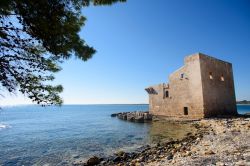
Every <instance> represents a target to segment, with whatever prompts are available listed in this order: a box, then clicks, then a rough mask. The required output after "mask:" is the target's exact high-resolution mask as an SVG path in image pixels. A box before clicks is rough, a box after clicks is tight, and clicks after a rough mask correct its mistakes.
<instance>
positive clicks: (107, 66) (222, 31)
mask: <svg viewBox="0 0 250 166" xmlns="http://www.w3.org/2000/svg"><path fill="white" fill-rule="evenodd" d="M83 14H84V15H85V16H86V17H87V19H88V20H87V22H86V25H85V27H84V28H83V29H82V31H81V32H80V35H81V36H82V37H83V38H84V39H85V40H86V41H87V43H88V44H89V45H91V46H94V47H95V49H96V50H97V53H96V54H95V55H94V57H93V58H92V59H90V60H89V61H87V62H81V61H80V60H77V59H75V58H72V59H71V60H69V61H67V62H65V63H64V64H63V65H62V67H63V70H62V71H61V72H60V73H58V74H57V75H56V83H60V84H62V85H63V86H64V92H63V93H62V97H63V98H64V102H65V104H72V103H78V104H94V103H147V102H148V96H147V94H146V92H145V91H144V88H145V87H147V86H149V85H152V84H158V83H162V82H167V81H168V75H169V74H170V73H171V72H173V71H175V70H176V69H178V68H179V67H181V66H182V65H183V58H184V56H186V55H189V54H192V53H196V52H202V53H205V54H208V55H211V56H214V57H217V58H219V59H222V60H225V61H229V62H232V63H233V69H234V77H235V88H236V96H237V100H242V99H248V100H250V74H249V73H250V1H249V0H155V1H152V0H128V2H127V3H121V4H115V5H113V6H108V7H90V8H86V9H84V10H83ZM18 100H19V99H18V98H16V99H11V102H12V103H15V102H17V101H18ZM9 101H10V100H9ZM20 101H21V100H19V102H20ZM22 102H24V103H25V102H26V100H25V101H24V100H22ZM6 103H7V99H6ZM17 103H18V102H17Z"/></svg>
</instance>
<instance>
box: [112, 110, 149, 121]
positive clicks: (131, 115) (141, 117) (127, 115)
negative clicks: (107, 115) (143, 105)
mask: <svg viewBox="0 0 250 166" xmlns="http://www.w3.org/2000/svg"><path fill="white" fill-rule="evenodd" d="M111 117H117V118H119V119H122V120H127V121H131V122H140V123H144V122H150V121H152V115H151V114H149V112H143V111H136V112H121V113H116V114H111Z"/></svg>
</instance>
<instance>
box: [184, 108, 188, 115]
mask: <svg viewBox="0 0 250 166" xmlns="http://www.w3.org/2000/svg"><path fill="white" fill-rule="evenodd" d="M184 115H188V107H184Z"/></svg>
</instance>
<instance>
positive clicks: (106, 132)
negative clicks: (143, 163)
mask: <svg viewBox="0 0 250 166" xmlns="http://www.w3.org/2000/svg"><path fill="white" fill-rule="evenodd" d="M136 110H144V111H146V110H148V105H65V106H62V107H46V108H43V107H39V106H18V107H4V108H3V109H2V110H0V165H33V164H35V165H44V164H47V165H70V164H72V163H73V162H74V161H76V160H80V159H86V158H88V157H90V156H92V155H101V156H107V155H110V154H113V153H114V152H116V151H118V150H125V151H131V150H134V149H136V148H138V147H140V146H142V145H145V144H150V143H154V141H157V140H159V139H161V138H169V137H175V138H180V137H182V136H184V135H185V134H186V133H187V132H189V131H190V130H192V129H191V128H190V126H187V125H186V126H185V125H176V124H161V123H162V122H158V123H157V122H156V123H148V124H141V123H130V122H126V121H122V120H119V119H117V118H111V117H110V114H112V113H117V112H127V111H136ZM238 112H239V113H246V112H250V105H240V106H238Z"/></svg>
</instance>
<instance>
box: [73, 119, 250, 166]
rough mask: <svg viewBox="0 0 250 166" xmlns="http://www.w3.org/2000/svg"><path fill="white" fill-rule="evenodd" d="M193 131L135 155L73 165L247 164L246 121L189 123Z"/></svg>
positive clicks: (249, 151)
mask: <svg viewBox="0 0 250 166" xmlns="http://www.w3.org/2000/svg"><path fill="white" fill-rule="evenodd" d="M189 123H191V124H192V125H193V126H194V127H195V128H196V129H197V130H196V132H194V133H188V134H187V135H186V137H185V138H183V139H181V140H168V141H165V142H160V143H158V144H155V145H152V146H150V145H145V146H144V147H142V148H140V149H138V150H137V151H136V152H131V153H126V152H123V151H120V152H117V153H116V154H114V155H112V156H110V157H107V158H98V157H95V156H94V157H92V158H90V159H89V160H88V161H87V162H86V163H75V165H100V166H106V165H108V166H112V165H120V166H122V165H126V166H127V165H128V166H144V165H150V166H155V165H159V166H160V165H190V166H191V165H218V166H224V165H229V166H231V165H250V139H249V138H250V132H249V131H250V118H248V117H237V118H225V119H223V118H220V119H216V118H214V119H203V120H200V121H192V122H189Z"/></svg>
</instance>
